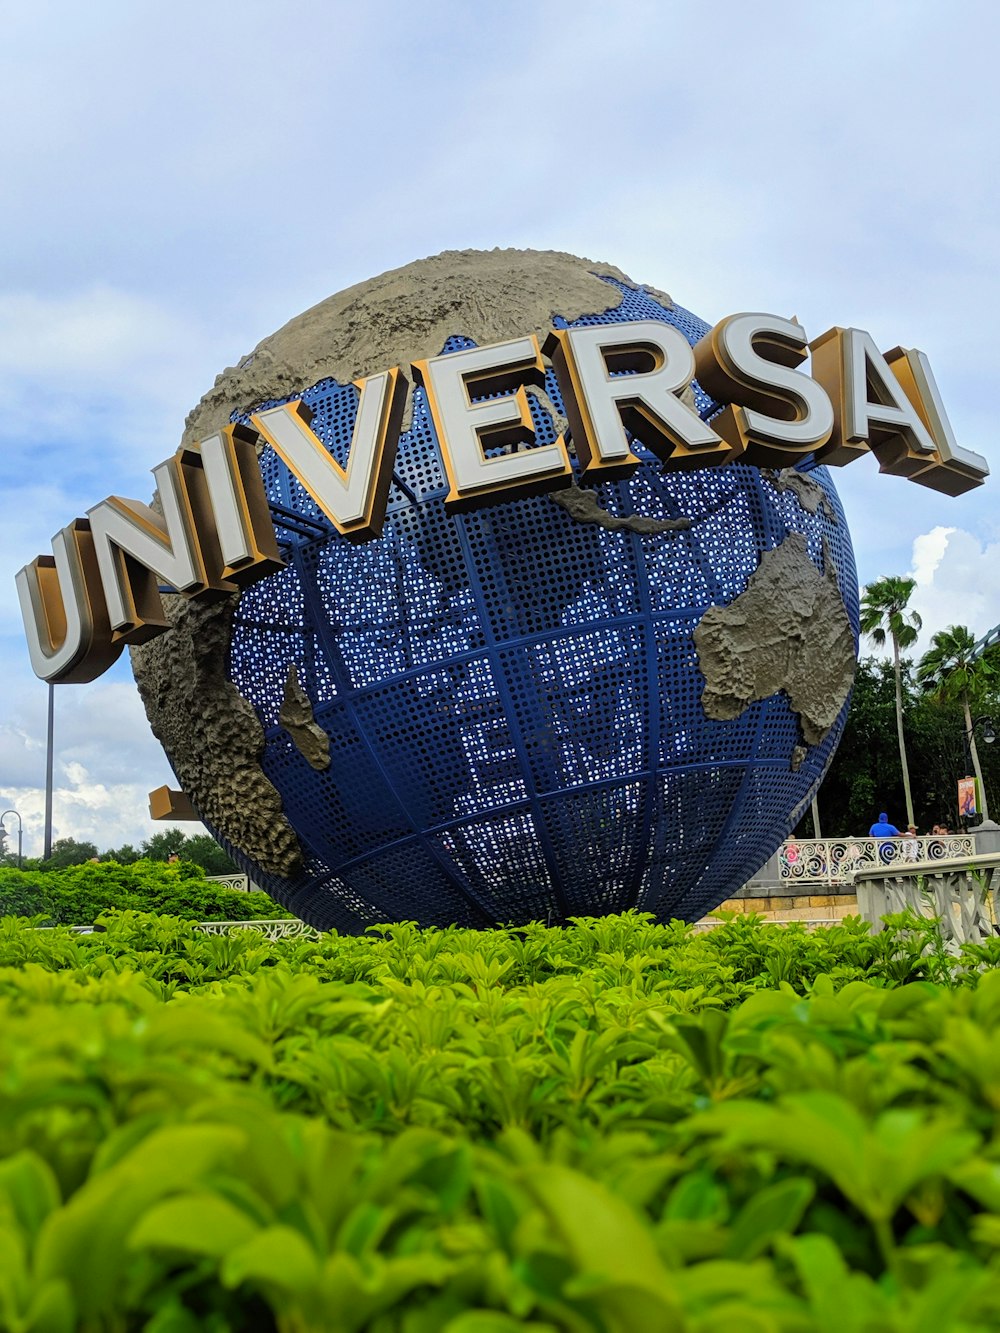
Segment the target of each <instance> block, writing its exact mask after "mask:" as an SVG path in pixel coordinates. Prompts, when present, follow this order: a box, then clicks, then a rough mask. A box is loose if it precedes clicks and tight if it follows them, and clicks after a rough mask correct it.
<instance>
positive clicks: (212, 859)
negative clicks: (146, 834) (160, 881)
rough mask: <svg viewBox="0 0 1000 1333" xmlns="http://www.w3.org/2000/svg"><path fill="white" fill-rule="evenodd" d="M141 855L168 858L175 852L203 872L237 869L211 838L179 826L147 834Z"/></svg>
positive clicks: (156, 858)
mask: <svg viewBox="0 0 1000 1333" xmlns="http://www.w3.org/2000/svg"><path fill="white" fill-rule="evenodd" d="M142 855H143V856H144V857H146V858H147V860H150V861H168V860H169V859H170V857H171V856H177V857H179V858H180V859H181V860H182V861H191V862H193V863H194V864H195V865H197V866H201V868H202V869H203V870H204V871H205V873H206V875H233V874H236V872H237V870H238V867H237V866H235V865H234V864H233V862H232V861H231V860H230V859H229V857H228V856H227V855H226V853H225V852H224V851H223V850H222V848H221V847H220V846H219V844H218V843H217V842H216V841H215V839H214V838H212V837H210V836H209V835H208V834H207V833H196V834H195V835H194V836H193V837H188V835H187V834H186V833H185V832H184V831H183V829H179V828H167V829H163V830H162V832H160V833H154V834H153V836H152V837H151V838H147V839H146V841H145V842H144V843H143V844H142Z"/></svg>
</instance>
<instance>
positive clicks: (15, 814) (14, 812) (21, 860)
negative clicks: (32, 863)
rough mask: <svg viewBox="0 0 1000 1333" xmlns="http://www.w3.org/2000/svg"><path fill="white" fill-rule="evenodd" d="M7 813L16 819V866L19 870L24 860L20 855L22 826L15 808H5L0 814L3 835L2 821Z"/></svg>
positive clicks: (0, 826)
mask: <svg viewBox="0 0 1000 1333" xmlns="http://www.w3.org/2000/svg"><path fill="white" fill-rule="evenodd" d="M8 815H13V816H14V817H15V819H16V820H17V868H18V870H20V869H21V866H22V864H23V861H24V858H23V857H22V855H21V842H22V839H23V837H24V828H23V826H22V824H21V816H20V815H19V814H18V813H17V811H16V810H5V811H4V812H3V814H2V815H0V829H3V831H4V834H5V835H6V832H7V830H6V829H5V828H4V827H3V821H4V820H5V819H6V818H7V816H8Z"/></svg>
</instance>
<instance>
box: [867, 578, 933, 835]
mask: <svg viewBox="0 0 1000 1333" xmlns="http://www.w3.org/2000/svg"><path fill="white" fill-rule="evenodd" d="M916 586H917V581H916V579H906V578H892V577H890V576H888V575H883V576H882V578H880V579H876V580H875V582H874V583H869V584H868V586H867V587H866V588H865V590H864V592H863V594H862V598H861V632H862V634H867V635H868V637H869V638H870V639H871V640H872V642H873V643H874V644H876V645H877V646H878V647H879V648H882V647H884V646H885V641H886V639H887V638H889V639H891V640H892V660H893V665H894V667H895V669H896V732H897V734H898V736H899V762H900V764H901V765H902V769H903V794H904V796H905V797H906V822H907V823H908V824H914V823H916V820H915V819H914V818H913V797H912V796H911V795H910V770H909V768H908V767H907V763H906V742H905V740H904V739H903V673H902V669H901V667H900V661H899V650H900V648H909V647H911V645H912V644H913V643H915V642H916V638H917V634H918V633H919V631H920V627H921V625H922V624H923V621H922V620H921V619H920V617H919V616H918V615H917V613H916V611H911V612H910V613H909V614H908V615H907V612H906V606H907V603H908V602H909V600H910V598H911V597H912V595H913V589H914V588H915V587H916Z"/></svg>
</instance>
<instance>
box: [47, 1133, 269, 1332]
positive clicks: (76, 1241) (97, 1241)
mask: <svg viewBox="0 0 1000 1333" xmlns="http://www.w3.org/2000/svg"><path fill="white" fill-rule="evenodd" d="M243 1143H244V1137H243V1135H242V1134H240V1133H239V1131H238V1130H235V1129H230V1128H229V1127H216V1126H210V1125H194V1126H191V1125H174V1126H170V1127H169V1128H167V1129H161V1130H157V1131H156V1132H154V1133H153V1134H150V1135H149V1137H148V1138H147V1139H146V1140H145V1141H144V1142H143V1143H141V1144H139V1145H137V1147H135V1148H134V1149H133V1150H132V1151H131V1152H130V1153H128V1154H127V1155H126V1156H125V1157H123V1158H122V1159H121V1161H119V1162H118V1163H117V1164H116V1165H115V1166H113V1167H111V1168H110V1169H109V1170H107V1171H104V1172H101V1173H100V1174H99V1175H96V1176H94V1177H92V1178H91V1179H90V1180H88V1181H87V1183H86V1184H85V1185H84V1186H83V1188H82V1189H80V1190H79V1191H78V1192H77V1193H76V1194H75V1195H74V1196H73V1198H71V1199H70V1200H69V1202H68V1203H67V1204H66V1205H65V1206H64V1207H63V1208H61V1209H60V1210H59V1211H58V1212H56V1213H52V1214H50V1216H49V1217H48V1218H47V1219H46V1221H45V1223H44V1224H43V1226H42V1230H41V1232H40V1235H39V1238H38V1246H37V1250H36V1268H37V1272H38V1275H39V1276H40V1277H41V1278H43V1279H44V1278H50V1277H51V1278H63V1279H65V1281H66V1282H67V1283H68V1284H69V1287H70V1289H71V1291H72V1292H73V1295H74V1298H75V1300H76V1303H77V1306H78V1308H79V1311H80V1314H81V1316H82V1317H83V1318H85V1319H87V1318H96V1317H97V1315H98V1314H99V1313H103V1312H106V1311H107V1310H110V1309H115V1308H116V1307H117V1300H118V1298H119V1296H120V1295H121V1292H122V1274H123V1273H124V1272H126V1271H127V1269H128V1255H129V1250H128V1248H127V1240H128V1236H129V1235H130V1233H131V1232H132V1229H133V1228H134V1226H135V1224H136V1222H137V1221H138V1220H139V1218H140V1217H141V1216H142V1214H143V1213H144V1212H145V1211H146V1210H147V1209H148V1208H149V1207H150V1205H151V1204H153V1203H154V1202H156V1201H157V1200H158V1199H160V1198H162V1197H163V1196H164V1195H169V1194H173V1193H176V1192H179V1191H181V1190H184V1189H187V1188H190V1187H192V1186H198V1185H200V1184H201V1183H202V1177H203V1176H204V1175H205V1174H206V1173H207V1172H209V1171H210V1170H212V1169H213V1168H215V1167H217V1166H219V1165H220V1164H222V1163H225V1162H231V1161H232V1160H233V1159H234V1158H235V1157H236V1155H237V1153H238V1152H239V1150H240V1148H241V1147H242V1146H243Z"/></svg>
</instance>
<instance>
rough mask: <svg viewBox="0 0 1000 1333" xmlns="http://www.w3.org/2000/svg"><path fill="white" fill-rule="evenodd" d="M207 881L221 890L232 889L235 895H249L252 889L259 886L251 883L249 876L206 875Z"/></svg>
mask: <svg viewBox="0 0 1000 1333" xmlns="http://www.w3.org/2000/svg"><path fill="white" fill-rule="evenodd" d="M205 880H206V882H207V883H209V884H218V886H219V888H220V889H232V890H233V891H234V892H235V893H249V892H250V889H251V888H254V889H255V888H256V887H257V885H256V884H253V885H251V883H250V876H249V875H240V874H235V875H206V876H205Z"/></svg>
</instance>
